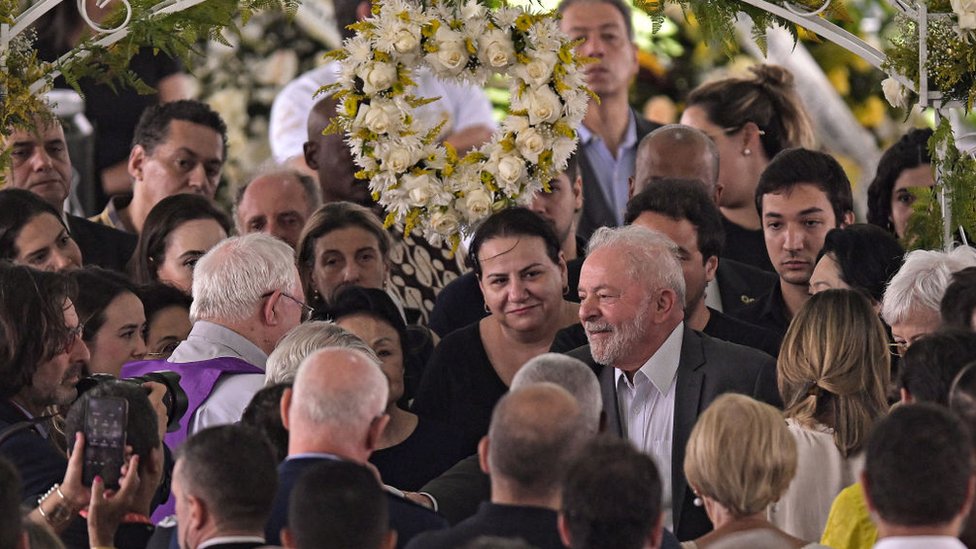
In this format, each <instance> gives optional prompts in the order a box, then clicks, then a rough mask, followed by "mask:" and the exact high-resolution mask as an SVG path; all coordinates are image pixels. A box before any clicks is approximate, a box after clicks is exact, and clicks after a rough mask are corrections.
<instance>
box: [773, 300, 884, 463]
mask: <svg viewBox="0 0 976 549" xmlns="http://www.w3.org/2000/svg"><path fill="white" fill-rule="evenodd" d="M776 371H777V383H778V385H779V392H780V395H781V396H782V397H783V402H784V404H785V406H786V408H785V415H786V417H788V418H793V419H795V420H796V421H797V422H799V423H800V424H801V425H803V426H806V427H812V426H813V425H815V424H817V423H821V424H824V425H827V426H828V427H831V428H833V430H834V444H836V445H837V449H838V450H840V453H841V454H842V455H844V456H845V457H846V456H849V455H851V454H853V453H856V452H857V451H858V450H860V449H861V446H862V445H863V443H864V441H865V440H866V439H867V436H868V432H869V431H870V429H871V426H872V425H873V424H874V422H875V421H876V420H877V419H878V418H880V417H881V416H883V415H884V414H885V413H886V412H887V409H888V402H887V400H886V397H885V394H886V391H887V388H888V379H889V377H890V372H891V356H890V353H889V350H888V336H887V334H886V332H885V329H884V326H883V325H882V324H881V320H880V319H879V318H878V315H877V314H876V313H875V312H874V309H873V308H872V307H871V303H870V302H869V301H868V300H867V298H865V297H864V296H863V295H861V294H860V293H858V292H855V291H852V290H828V291H825V292H821V293H818V294H816V295H814V296H812V297H810V299H809V300H808V301H807V302H806V304H805V305H804V306H803V307H802V308H801V309H800V312H799V313H797V315H796V317H795V318H794V319H793V322H792V323H791V324H790V328H789V330H787V332H786V337H785V338H784V339H783V346H782V348H781V349H780V353H779V360H777V362H776Z"/></svg>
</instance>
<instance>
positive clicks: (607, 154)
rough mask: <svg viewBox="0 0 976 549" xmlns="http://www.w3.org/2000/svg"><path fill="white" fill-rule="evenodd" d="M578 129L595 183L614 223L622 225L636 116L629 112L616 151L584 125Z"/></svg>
mask: <svg viewBox="0 0 976 549" xmlns="http://www.w3.org/2000/svg"><path fill="white" fill-rule="evenodd" d="M578 131H579V142H580V150H581V151H582V152H583V154H585V155H586V159H587V160H588V161H589V162H590V166H592V167H593V173H594V174H596V179H597V183H599V185H600V190H601V191H603V196H604V198H606V199H607V204H609V205H610V210H611V211H613V215H614V218H615V219H616V220H617V225H623V224H624V209H625V208H626V207H627V198H628V196H627V195H628V187H629V184H628V181H627V180H628V179H629V178H630V177H631V176H632V175H634V162H635V160H636V155H637V119H636V118H634V115H633V113H630V117H629V121H628V123H627V132H626V133H625V134H624V139H623V141H622V142H621V143H620V147H619V148H618V149H617V150H616V151H610V149H609V148H607V144H606V142H605V141H604V140H603V138H602V137H600V136H599V135H597V134H595V133H593V132H591V131H590V130H589V128H587V127H586V126H584V125H580V127H579V130H578Z"/></svg>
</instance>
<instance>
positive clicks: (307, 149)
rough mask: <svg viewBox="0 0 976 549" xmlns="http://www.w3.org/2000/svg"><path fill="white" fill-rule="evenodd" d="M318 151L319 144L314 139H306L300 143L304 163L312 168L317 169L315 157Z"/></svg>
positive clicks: (317, 163) (317, 162)
mask: <svg viewBox="0 0 976 549" xmlns="http://www.w3.org/2000/svg"><path fill="white" fill-rule="evenodd" d="M318 153H319V144H318V143H316V142H315V141H306V142H305V143H304V144H302V154H303V156H305V165H306V166H308V167H309V168H311V169H313V170H318V169H319V161H318V159H317V158H316V157H317V156H318Z"/></svg>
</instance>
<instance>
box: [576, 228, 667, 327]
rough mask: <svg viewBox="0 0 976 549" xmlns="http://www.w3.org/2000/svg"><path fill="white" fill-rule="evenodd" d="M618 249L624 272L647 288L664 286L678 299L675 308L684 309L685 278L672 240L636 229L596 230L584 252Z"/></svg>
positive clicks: (646, 230) (657, 233)
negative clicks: (624, 264)
mask: <svg viewBox="0 0 976 549" xmlns="http://www.w3.org/2000/svg"><path fill="white" fill-rule="evenodd" d="M610 247H612V248H622V249H621V250H616V251H619V252H621V257H624V258H625V259H626V260H627V262H628V263H629V264H630V268H629V269H628V272H629V273H630V276H631V277H633V278H634V279H635V280H638V281H640V282H642V283H643V284H644V285H645V286H647V287H648V288H653V287H661V286H664V287H666V288H669V289H671V290H673V291H674V293H675V294H677V296H678V304H679V306H680V307H681V308H682V309H684V306H685V277H684V274H683V272H682V270H681V262H680V261H679V260H678V256H679V253H680V250H679V248H678V245H677V244H675V243H674V241H673V240H671V239H670V238H668V237H667V236H664V235H663V234H662V233H660V232H658V231H653V230H651V229H648V228H646V227H639V226H637V225H627V226H625V227H613V228H611V227H600V228H599V229H597V230H596V232H594V233H593V236H591V237H590V242H589V244H587V247H586V250H587V253H588V254H592V253H593V252H595V251H596V250H598V249H600V248H610Z"/></svg>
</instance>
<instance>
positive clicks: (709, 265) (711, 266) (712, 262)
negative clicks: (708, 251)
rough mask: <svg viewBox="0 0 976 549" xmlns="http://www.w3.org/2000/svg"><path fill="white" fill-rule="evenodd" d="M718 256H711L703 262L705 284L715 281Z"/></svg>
mask: <svg viewBox="0 0 976 549" xmlns="http://www.w3.org/2000/svg"><path fill="white" fill-rule="evenodd" d="M718 262H719V259H718V256H717V255H713V256H711V257H709V258H708V259H706V260H705V282H711V281H713V280H715V273H716V272H718Z"/></svg>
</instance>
